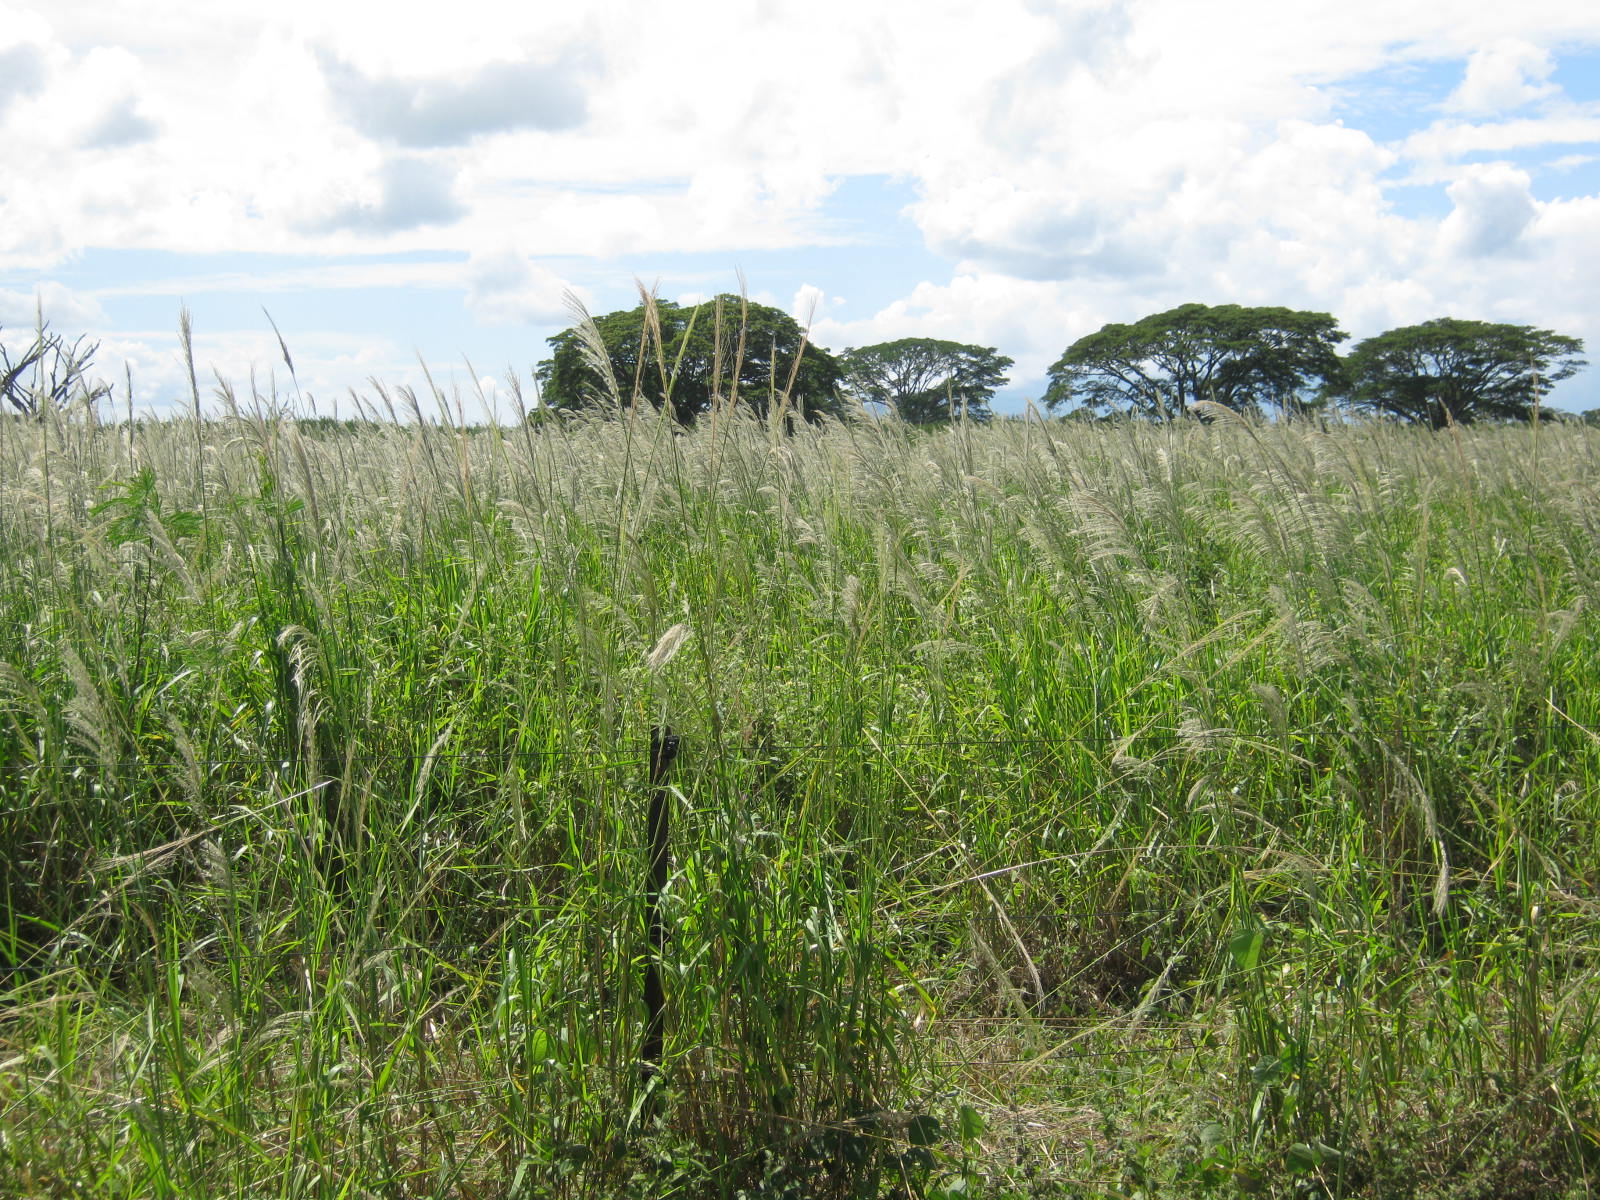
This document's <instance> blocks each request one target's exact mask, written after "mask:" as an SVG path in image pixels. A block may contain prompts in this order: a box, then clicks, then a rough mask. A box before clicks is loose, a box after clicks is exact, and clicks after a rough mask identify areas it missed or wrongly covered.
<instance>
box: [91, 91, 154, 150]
mask: <svg viewBox="0 0 1600 1200" xmlns="http://www.w3.org/2000/svg"><path fill="white" fill-rule="evenodd" d="M158 132H160V127H159V126H158V125H157V124H156V123H155V122H154V121H152V120H150V118H148V117H146V116H145V115H144V114H143V113H141V112H139V110H138V108H137V106H136V105H135V104H133V103H131V102H128V101H123V102H120V103H116V104H113V105H112V106H110V107H108V108H107V109H106V111H105V112H104V113H103V114H102V115H101V116H100V119H99V120H97V121H96V122H94V124H92V125H90V126H89V128H88V129H86V130H84V132H83V134H82V135H81V136H80V137H79V139H78V144H79V145H80V146H83V147H84V148H85V149H89V150H114V149H116V148H117V147H119V146H134V145H137V144H138V143H140V142H148V141H150V140H151V139H152V138H154V137H155V136H156V134H157V133H158Z"/></svg>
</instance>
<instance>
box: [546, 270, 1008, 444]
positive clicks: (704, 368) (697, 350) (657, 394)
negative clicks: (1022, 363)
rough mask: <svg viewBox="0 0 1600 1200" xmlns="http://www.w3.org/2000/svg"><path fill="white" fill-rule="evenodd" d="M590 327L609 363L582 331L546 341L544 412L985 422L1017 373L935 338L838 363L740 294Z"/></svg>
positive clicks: (646, 308)
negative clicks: (853, 414)
mask: <svg viewBox="0 0 1600 1200" xmlns="http://www.w3.org/2000/svg"><path fill="white" fill-rule="evenodd" d="M592 327H593V334H594V335H595V336H596V337H597V338H598V341H599V344H600V346H601V347H603V348H604V355H603V356H602V355H600V354H599V353H598V352H597V351H598V347H596V346H595V345H594V344H593V341H594V338H592V337H588V336H586V334H585V331H584V329H583V328H582V327H581V326H580V327H576V328H573V329H567V330H564V331H563V332H561V333H558V334H556V336H555V337H553V338H551V339H550V342H549V344H550V347H551V349H552V350H553V353H552V355H551V357H550V358H548V359H546V360H545V361H543V362H541V363H540V364H539V365H538V367H537V368H535V371H534V377H535V379H537V381H538V383H539V388H540V395H541V398H542V401H543V404H544V406H545V407H546V408H547V409H553V410H556V411H570V410H574V409H586V408H596V407H598V408H601V409H604V408H615V407H618V406H621V407H623V408H627V407H630V406H632V405H634V404H636V403H648V404H650V405H653V406H654V407H657V408H662V407H666V408H668V409H670V411H671V413H672V415H673V416H674V417H676V418H677V419H678V420H680V421H683V422H690V421H694V420H696V419H697V418H699V417H701V416H703V415H705V414H707V413H709V412H710V411H711V410H712V408H713V407H715V406H717V405H728V406H734V405H743V406H746V407H748V408H749V409H750V410H751V411H752V412H754V413H755V414H756V415H758V416H763V417H764V416H767V415H769V413H771V412H773V411H776V410H777V409H778V408H780V407H781V408H784V409H786V410H788V411H791V412H798V413H804V414H805V415H806V416H807V417H809V418H816V417H820V416H840V415H842V414H843V413H845V412H846V411H848V410H849V409H851V408H852V407H854V406H856V405H874V406H879V407H882V408H885V409H888V410H890V411H893V412H894V413H896V414H898V415H899V417H900V418H901V419H902V420H905V421H910V422H912V423H914V424H919V425H933V424H938V423H940V422H942V421H948V420H951V419H953V418H955V417H964V418H966V419H970V420H976V421H986V420H988V419H989V418H990V416H991V415H992V413H991V410H990V408H989V401H990V400H991V399H992V398H993V396H994V393H995V390H996V389H997V388H1000V387H1003V386H1004V385H1005V383H1006V374H1005V371H1006V368H1007V367H1009V366H1011V360H1010V359H1009V358H1006V357H1004V356H1002V355H1000V354H997V353H996V352H995V351H994V350H993V349H992V348H987V347H983V346H969V345H965V344H962V343H959V342H946V341H938V340H936V339H934V338H902V339H900V340H899V341H895V342H885V343H882V344H880V345H875V346H862V347H860V348H852V349H849V350H846V351H845V352H844V353H843V354H842V355H838V356H835V355H833V354H830V353H828V351H826V350H824V349H822V348H821V347H820V346H816V345H813V344H812V343H811V342H810V341H809V340H808V338H807V336H806V333H805V331H804V330H803V329H801V328H800V326H799V324H798V323H797V322H796V321H795V320H794V319H793V318H792V317H790V316H789V315H788V314H787V313H785V312H783V311H782V310H781V309H776V308H772V307H770V306H768V305H765V304H756V303H754V302H752V301H749V300H745V299H743V298H741V297H739V296H733V295H723V296H718V297H716V299H714V300H710V301H707V302H705V303H703V304H697V305H679V304H674V303H672V302H671V301H668V300H652V301H650V302H649V303H647V304H640V305H639V306H637V307H635V308H630V309H624V310H622V311H620V312H613V313H607V314H606V315H605V316H602V317H596V318H594V319H593V326H592Z"/></svg>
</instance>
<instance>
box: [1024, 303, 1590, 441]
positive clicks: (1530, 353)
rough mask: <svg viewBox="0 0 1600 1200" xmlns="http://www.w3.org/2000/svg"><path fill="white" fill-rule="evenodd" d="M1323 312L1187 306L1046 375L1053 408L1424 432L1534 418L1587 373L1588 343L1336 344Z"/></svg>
mask: <svg viewBox="0 0 1600 1200" xmlns="http://www.w3.org/2000/svg"><path fill="white" fill-rule="evenodd" d="M1348 337H1349V335H1348V334H1346V333H1345V332H1343V331H1342V330H1341V329H1339V327H1338V324H1337V322H1336V321H1335V320H1334V319H1333V317H1331V316H1329V315H1328V314H1327V313H1318V312H1301V311H1298V310H1295V309H1288V308H1244V307H1241V306H1240V305H1237V304H1223V305H1217V306H1215V307H1208V306H1206V305H1204V304H1185V305H1183V306H1181V307H1179V308H1174V309H1170V310H1168V311H1167V312H1163V313H1156V314H1154V315H1153V316H1149V317H1145V318H1144V319H1143V320H1141V321H1137V322H1135V323H1134V324H1132V325H1106V326H1105V327H1103V328H1102V329H1100V330H1099V331H1098V332H1096V333H1091V334H1089V335H1088V336H1087V337H1083V338H1079V339H1078V340H1077V341H1076V342H1074V343H1073V344H1072V345H1071V346H1069V347H1067V350H1066V352H1065V353H1064V354H1062V356H1061V357H1060V358H1059V359H1057V360H1056V362H1055V363H1054V365H1052V366H1051V368H1050V376H1049V378H1050V383H1049V387H1048V388H1047V389H1046V391H1045V396H1044V400H1045V404H1046V406H1047V407H1049V408H1050V409H1052V410H1055V409H1061V408H1066V409H1068V410H1071V411H1074V412H1078V413H1083V414H1086V415H1105V414H1112V413H1127V414H1132V415H1136V416H1143V417H1151V418H1155V419H1157V420H1168V419H1171V418H1174V417H1181V416H1184V415H1186V414H1187V413H1188V412H1189V411H1190V410H1191V408H1192V407H1193V405H1194V404H1195V403H1196V402H1197V401H1212V402H1215V403H1218V404H1223V405H1226V406H1227V407H1229V408H1232V409H1234V410H1236V411H1245V412H1268V411H1275V412H1277V413H1280V414H1283V415H1296V414H1299V413H1302V412H1305V411H1308V410H1316V409H1320V408H1324V407H1326V406H1328V405H1330V404H1344V405H1346V406H1348V407H1349V408H1351V409H1354V410H1355V411H1358V412H1366V413H1372V414H1376V415H1380V416H1386V417H1394V418H1397V419H1399V420H1403V421H1411V422H1417V423H1422V424H1427V425H1430V426H1432V427H1433V428H1435V429H1439V428H1443V427H1444V426H1446V425H1449V424H1458V425H1467V424H1471V423H1472V422H1474V421H1483V420H1527V419H1528V418H1529V417H1530V416H1532V413H1533V408H1534V406H1535V405H1536V404H1538V403H1539V402H1540V401H1542V400H1543V398H1544V397H1545V396H1546V395H1548V394H1549V391H1550V389H1551V387H1553V386H1554V385H1555V384H1556V383H1558V382H1560V381H1561V380H1563V379H1567V378H1570V377H1571V376H1572V375H1574V374H1575V373H1576V372H1577V371H1578V370H1579V369H1581V368H1582V367H1583V366H1585V365H1586V364H1585V363H1584V362H1583V360H1582V359H1581V358H1579V357H1578V356H1579V355H1581V354H1582V353H1583V342H1582V341H1580V340H1579V339H1578V338H1573V337H1566V336H1564V335H1562V334H1558V333H1552V332H1550V331H1549V330H1547V329H1535V328H1532V327H1531V326H1526V325H1497V324H1491V323H1489V322H1486V321H1462V320H1457V319H1455V318H1452V317H1444V318H1440V319H1438V320H1434V321H1426V322H1424V323H1422V324H1421V325H1408V326H1404V327H1403V328H1400V329H1391V330H1389V331H1388V332H1387V333H1380V334H1378V335H1377V336H1376V337H1370V338H1367V339H1366V340H1365V341H1362V342H1359V343H1357V344H1356V346H1355V347H1354V348H1352V349H1351V351H1350V353H1349V354H1347V355H1344V356H1341V355H1339V354H1338V352H1337V350H1336V347H1337V346H1338V345H1339V344H1340V343H1341V342H1344V341H1346V340H1347V339H1348Z"/></svg>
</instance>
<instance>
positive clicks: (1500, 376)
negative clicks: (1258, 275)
mask: <svg viewBox="0 0 1600 1200" xmlns="http://www.w3.org/2000/svg"><path fill="white" fill-rule="evenodd" d="M1582 353H1583V342H1582V341H1580V340H1579V339H1578V338H1574V337H1566V336H1564V335H1562V334H1559V333H1552V332H1550V330H1548V329H1534V328H1533V327H1532V326H1528V325H1495V324H1491V323H1489V322H1487V321H1458V320H1455V319H1453V318H1449V317H1446V318H1441V319H1440V320H1437V321H1425V322H1423V323H1422V324H1421V325H1407V326H1405V327H1403V328H1401V329H1391V330H1389V332H1388V333H1381V334H1379V335H1378V336H1377V337H1371V338H1368V339H1367V340H1366V341H1364V342H1362V343H1360V344H1359V345H1358V346H1356V347H1355V349H1354V350H1352V351H1351V352H1350V357H1349V359H1348V360H1347V376H1348V380H1347V384H1346V385H1345V390H1346V391H1347V392H1348V394H1349V396H1350V399H1351V400H1352V401H1353V402H1354V403H1355V404H1356V405H1357V406H1358V407H1360V408H1362V409H1364V410H1366V411H1368V412H1372V413H1376V414H1379V415H1382V416H1389V417H1399V418H1400V419H1401V420H1403V421H1416V422H1423V423H1426V424H1429V425H1431V426H1432V427H1433V428H1435V429H1443V428H1444V427H1445V426H1446V425H1449V424H1452V423H1453V424H1456V425H1470V424H1471V423H1472V422H1474V421H1526V420H1529V419H1530V418H1531V417H1532V416H1533V407H1534V405H1535V404H1538V403H1539V402H1540V401H1541V400H1542V399H1543V398H1544V397H1545V396H1547V395H1548V394H1549V393H1550V389H1551V387H1552V386H1554V385H1555V384H1557V383H1559V382H1560V381H1561V380H1563V379H1570V378H1571V377H1572V376H1574V375H1576V374H1577V373H1578V371H1579V370H1580V369H1581V368H1583V367H1584V366H1586V365H1587V364H1586V363H1585V362H1584V361H1583V360H1582V359H1581V358H1579V357H1578V356H1579V355H1580V354H1582Z"/></svg>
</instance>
